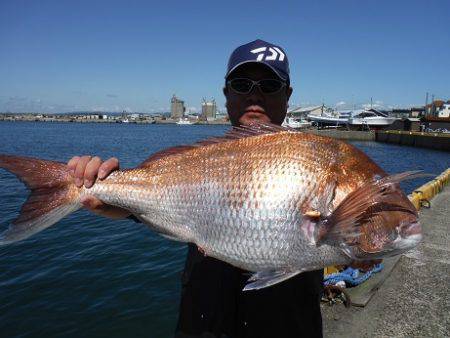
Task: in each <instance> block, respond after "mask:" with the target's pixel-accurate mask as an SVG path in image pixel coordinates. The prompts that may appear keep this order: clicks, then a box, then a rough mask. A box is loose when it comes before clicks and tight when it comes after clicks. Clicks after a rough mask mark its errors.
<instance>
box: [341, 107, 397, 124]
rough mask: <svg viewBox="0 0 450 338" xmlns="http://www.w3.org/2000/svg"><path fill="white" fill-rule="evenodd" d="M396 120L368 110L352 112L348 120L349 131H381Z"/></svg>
mask: <svg viewBox="0 0 450 338" xmlns="http://www.w3.org/2000/svg"><path fill="white" fill-rule="evenodd" d="M396 120H398V118H396V117H390V116H389V115H388V114H386V113H382V112H380V111H379V110H376V109H373V108H370V109H363V110H359V111H354V112H353V114H352V116H351V117H350V118H349V119H348V125H349V127H350V128H351V129H382V128H385V127H387V126H389V125H391V124H392V123H394V122H395V121H396Z"/></svg>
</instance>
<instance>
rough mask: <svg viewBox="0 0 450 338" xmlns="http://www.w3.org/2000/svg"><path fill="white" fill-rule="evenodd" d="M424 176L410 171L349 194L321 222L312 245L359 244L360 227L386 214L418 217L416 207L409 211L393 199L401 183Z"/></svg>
mask: <svg viewBox="0 0 450 338" xmlns="http://www.w3.org/2000/svg"><path fill="white" fill-rule="evenodd" d="M424 175H425V174H423V173H422V172H420V171H409V172H404V173H400V174H396V175H392V176H386V177H383V178H381V179H379V180H376V181H373V182H369V183H366V184H364V185H363V186H361V187H360V188H358V189H357V190H355V191H354V192H352V193H351V194H349V195H348V196H347V197H346V198H345V199H344V200H343V201H342V202H341V204H340V205H339V206H338V207H337V208H336V210H335V211H334V212H333V213H332V214H331V215H330V216H328V217H326V218H325V219H323V220H322V221H320V222H319V224H318V226H317V227H316V229H315V231H314V234H313V235H312V236H311V238H309V239H310V242H311V243H312V244H316V245H321V244H328V245H333V246H343V245H345V246H355V245H359V244H360V243H359V238H360V235H361V231H362V228H361V225H363V224H366V223H367V222H368V221H370V220H371V219H372V218H373V217H374V216H375V215H377V214H380V213H381V212H384V211H402V212H406V213H412V212H414V213H416V214H417V212H416V211H415V209H414V208H408V206H405V205H402V203H400V204H397V203H396V201H395V200H392V198H391V197H392V193H393V192H396V191H397V192H398V191H399V190H400V187H399V186H398V183H399V182H400V181H403V180H406V179H413V178H417V177H422V176H424ZM412 209H414V210H412Z"/></svg>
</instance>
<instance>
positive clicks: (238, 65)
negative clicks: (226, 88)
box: [225, 60, 287, 81]
mask: <svg viewBox="0 0 450 338" xmlns="http://www.w3.org/2000/svg"><path fill="white" fill-rule="evenodd" d="M247 63H257V64H260V65H264V66H266V67H268V68H270V70H271V71H273V72H274V73H275V74H276V75H277V76H278V77H279V78H280V79H281V80H283V81H287V77H283V76H281V75H280V73H279V72H278V71H277V70H276V69H275V68H274V67H272V66H271V65H270V64H268V63H266V62H263V61H256V60H248V61H243V62H240V63H238V64H237V65H235V66H234V67H233V68H231V69H230V70H229V71H228V73H227V74H226V75H225V79H228V77H229V76H230V75H231V73H233V72H234V71H235V70H236V69H237V68H239V67H240V66H242V65H245V64H247Z"/></svg>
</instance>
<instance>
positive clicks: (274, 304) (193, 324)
mask: <svg viewBox="0 0 450 338" xmlns="http://www.w3.org/2000/svg"><path fill="white" fill-rule="evenodd" d="M225 80H226V81H225V86H224V88H223V92H224V95H225V97H226V107H227V111H228V115H229V118H230V121H231V123H232V125H233V126H239V125H249V124H251V123H252V122H254V121H260V122H266V123H267V122H269V123H274V124H277V125H281V123H283V120H284V118H285V116H286V112H287V108H288V100H289V97H290V96H291V94H292V88H291V87H290V78H289V63H288V58H287V56H286V53H285V52H284V50H283V49H282V48H281V47H279V46H276V45H273V44H271V43H268V42H265V41H262V40H256V41H253V42H250V43H248V44H245V45H243V46H240V47H238V48H237V49H236V50H235V51H234V52H233V53H232V55H231V57H230V60H229V64H228V69H227V73H226V76H225ZM68 166H69V167H70V168H71V169H73V171H74V176H75V180H76V183H77V185H78V186H82V185H83V184H84V185H85V186H86V187H87V188H89V187H91V186H92V185H93V183H94V182H95V180H96V179H97V178H98V179H104V178H105V177H107V176H108V174H109V173H110V172H112V171H114V170H117V169H119V161H118V160H117V159H116V158H111V159H109V160H107V161H105V162H102V161H101V159H100V158H99V157H91V156H82V157H78V156H76V157H74V158H72V159H71V160H70V161H69V162H68ZM83 205H84V206H85V207H86V208H88V209H89V210H91V211H92V212H95V213H97V214H100V215H102V216H106V217H110V218H125V217H128V216H130V213H129V212H128V211H126V210H124V209H120V208H117V207H111V206H109V205H107V204H104V203H102V202H101V201H100V200H99V199H97V198H95V197H92V196H86V197H85V198H84V199H83ZM322 271H323V270H318V271H313V272H305V273H302V274H299V275H297V276H295V277H293V278H291V279H288V280H287V281H284V282H283V283H280V284H278V285H275V286H272V287H269V288H265V289H261V290H255V291H242V289H243V287H244V286H245V284H246V282H247V279H248V277H249V275H248V274H246V272H245V271H243V270H241V269H239V268H236V267H234V266H232V265H230V264H228V263H225V262H223V261H220V260H217V259H215V258H212V257H208V256H205V255H203V254H202V252H200V251H199V250H198V249H197V247H196V246H195V245H193V244H189V250H188V256H187V260H186V266H185V270H184V272H183V277H182V283H183V288H182V296H181V304H180V315H179V321H178V327H177V334H176V336H179V337H183V335H185V336H189V337H192V336H201V335H202V334H207V333H209V334H211V335H212V336H217V337H221V336H222V335H224V336H228V337H320V336H322V319H321V314H320V298H321V290H322V278H323V272H322ZM263 323H264V324H263Z"/></svg>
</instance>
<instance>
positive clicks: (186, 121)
mask: <svg viewBox="0 0 450 338" xmlns="http://www.w3.org/2000/svg"><path fill="white" fill-rule="evenodd" d="M177 124H180V125H190V124H193V123H192V122H191V121H189V120H188V119H184V120H182V119H180V120H178V121H177Z"/></svg>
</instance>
